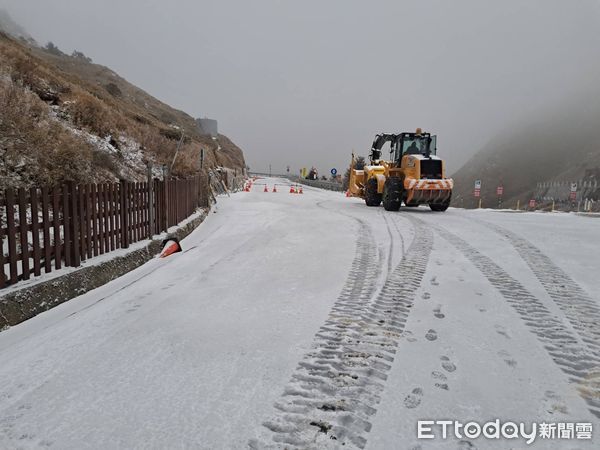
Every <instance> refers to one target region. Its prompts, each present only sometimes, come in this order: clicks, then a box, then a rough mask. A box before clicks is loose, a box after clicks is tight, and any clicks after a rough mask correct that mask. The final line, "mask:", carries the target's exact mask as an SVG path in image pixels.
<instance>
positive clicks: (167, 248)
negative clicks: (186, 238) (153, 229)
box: [160, 238, 181, 258]
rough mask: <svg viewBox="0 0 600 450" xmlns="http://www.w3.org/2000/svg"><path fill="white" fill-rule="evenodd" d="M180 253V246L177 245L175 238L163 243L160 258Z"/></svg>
mask: <svg viewBox="0 0 600 450" xmlns="http://www.w3.org/2000/svg"><path fill="white" fill-rule="evenodd" d="M180 251H181V245H179V240H178V239H177V238H170V239H165V240H164V241H163V251H162V252H161V253H160V257H161V258H166V257H167V256H170V255H172V254H173V253H178V252H180Z"/></svg>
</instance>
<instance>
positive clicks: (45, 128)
mask: <svg viewBox="0 0 600 450" xmlns="http://www.w3.org/2000/svg"><path fill="white" fill-rule="evenodd" d="M0 110H1V111H2V115H0V185H1V186H3V187H27V186H31V185H38V186H41V185H53V184H56V183H61V182H63V181H67V180H73V181H76V182H83V181H85V180H88V179H89V177H90V176H91V174H92V166H91V147H90V145H89V144H88V143H87V142H85V141H84V140H82V139H81V138H79V137H77V136H75V135H73V134H72V133H71V132H69V131H68V130H66V129H65V128H64V127H63V126H62V125H60V124H59V123H58V122H57V121H56V120H53V119H51V118H50V116H49V108H48V106H47V105H46V104H45V103H44V102H42V101H41V100H40V99H39V98H38V97H37V96H36V95H35V94H34V93H33V92H31V91H30V90H28V89H27V88H25V87H23V86H20V85H19V84H16V83H14V82H13V81H11V80H7V79H0Z"/></svg>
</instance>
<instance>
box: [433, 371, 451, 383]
mask: <svg viewBox="0 0 600 450" xmlns="http://www.w3.org/2000/svg"><path fill="white" fill-rule="evenodd" d="M431 377H432V378H433V379H434V380H442V381H446V380H447V379H448V377H447V376H446V375H444V374H443V373H442V372H440V371H439V370H434V371H433V372H431Z"/></svg>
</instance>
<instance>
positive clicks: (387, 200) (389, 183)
mask: <svg viewBox="0 0 600 450" xmlns="http://www.w3.org/2000/svg"><path fill="white" fill-rule="evenodd" d="M401 202H402V179H401V178H398V177H390V178H388V179H387V180H385V184H384V185H383V207H384V208H385V210H386V211H398V210H399V209H400V203H401Z"/></svg>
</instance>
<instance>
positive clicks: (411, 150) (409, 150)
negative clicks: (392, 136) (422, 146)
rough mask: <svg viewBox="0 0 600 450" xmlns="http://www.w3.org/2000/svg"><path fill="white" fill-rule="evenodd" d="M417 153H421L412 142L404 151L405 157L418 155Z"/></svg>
mask: <svg viewBox="0 0 600 450" xmlns="http://www.w3.org/2000/svg"><path fill="white" fill-rule="evenodd" d="M419 153H421V151H420V150H419V147H417V142H416V141H412V144H410V145H409V146H408V148H407V149H406V154H407V155H418V154H419Z"/></svg>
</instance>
